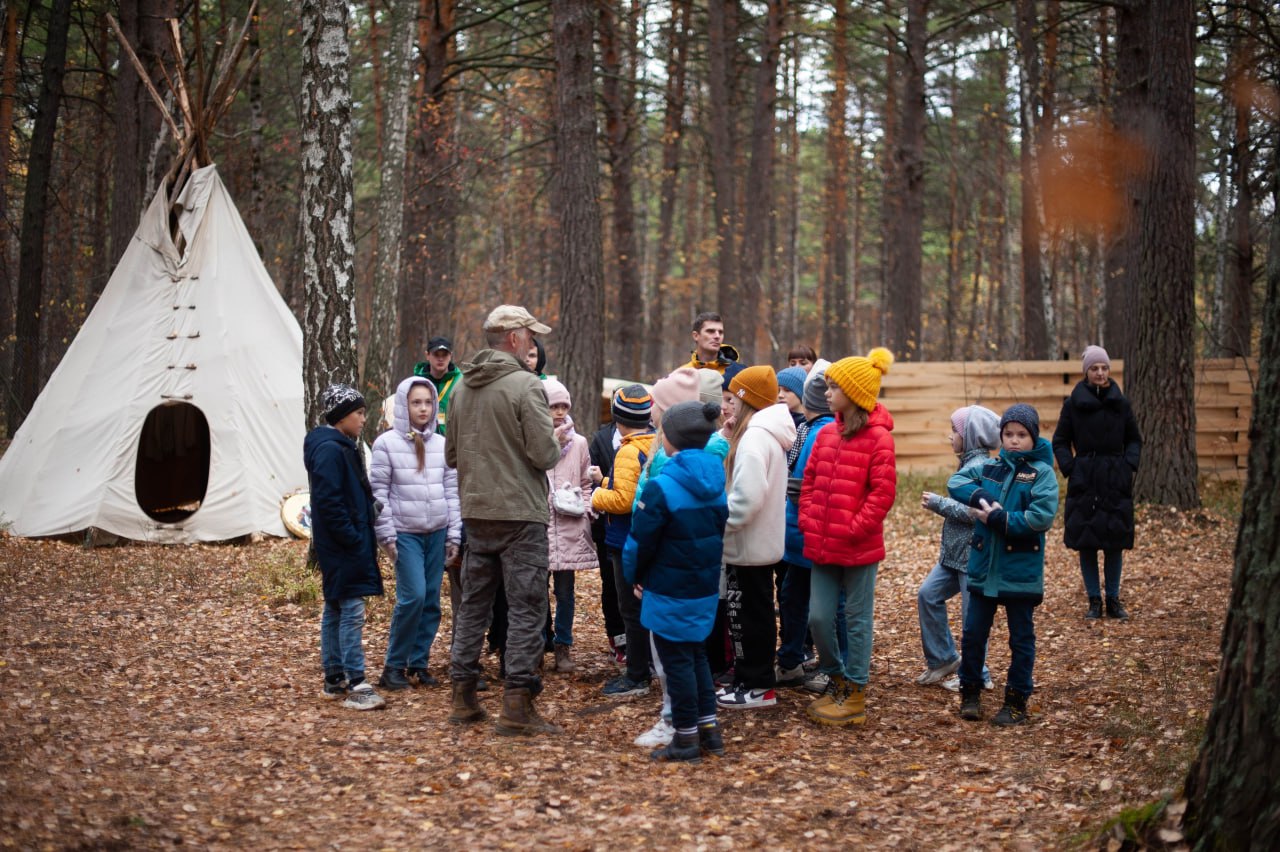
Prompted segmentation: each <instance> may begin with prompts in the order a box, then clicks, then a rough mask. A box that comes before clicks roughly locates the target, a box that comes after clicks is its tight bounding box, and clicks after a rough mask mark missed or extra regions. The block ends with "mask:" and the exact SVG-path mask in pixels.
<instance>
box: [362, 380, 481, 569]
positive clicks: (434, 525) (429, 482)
mask: <svg viewBox="0 0 1280 852" xmlns="http://www.w3.org/2000/svg"><path fill="white" fill-rule="evenodd" d="M415 385H420V386H422V387H425V388H426V389H427V390H428V391H429V392H430V393H431V415H430V416H429V417H428V418H427V425H426V426H425V427H424V428H423V429H418V430H415V429H413V427H411V426H410V425H409V391H410V390H412V389H413V387H414V386H415ZM437 405H438V403H437V400H436V389H435V386H434V385H433V384H432V383H431V381H430V380H429V379H426V378H423V377H421V376H410V377H409V378H407V379H405V380H404V381H402V382H401V383H400V386H399V387H398V388H396V401H395V408H394V411H395V428H393V429H390V430H388V431H386V432H383V433H382V434H381V435H379V436H378V439H377V440H376V441H374V442H373V463H372V464H371V465H370V468H369V483H370V484H371V485H372V486H373V497H374V499H375V500H377V501H378V502H379V503H381V504H382V507H383V508H382V513H381V514H379V515H378V520H377V522H376V524H375V525H374V530H375V532H376V533H377V536H378V541H380V542H383V543H385V542H389V541H394V540H395V537H396V534H397V533H430V532H435V531H436V530H440V529H444V528H446V527H448V530H449V532H448V533H447V534H446V540H447V541H450V542H452V543H454V544H456V543H458V542H459V541H461V540H462V512H461V509H460V508H459V505H458V473H457V471H455V470H454V469H453V468H451V467H449V466H448V465H447V464H445V457H444V447H445V438H444V436H443V435H439V434H437V433H436V413H437V412H436V407H437ZM415 431H416V432H417V433H418V435H420V436H421V438H422V441H423V444H424V445H425V447H426V453H425V457H426V463H425V464H424V465H423V466H422V470H421V471H419V470H418V455H417V452H416V451H415V450H414V440H413V433H414V432H415Z"/></svg>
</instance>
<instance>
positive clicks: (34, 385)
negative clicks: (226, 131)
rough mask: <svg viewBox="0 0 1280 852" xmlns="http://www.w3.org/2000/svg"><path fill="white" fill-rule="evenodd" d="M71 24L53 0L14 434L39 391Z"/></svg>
mask: <svg viewBox="0 0 1280 852" xmlns="http://www.w3.org/2000/svg"><path fill="white" fill-rule="evenodd" d="M70 27H71V0H54V2H53V4H52V5H51V6H50V8H49V18H48V25H47V27H46V29H45V44H44V60H43V62H41V64H40V100H39V102H38V105H37V107H36V120H35V126H34V127H33V128H32V130H31V154H30V156H29V157H28V158H27V186H26V192H25V194H24V195H23V199H22V233H21V235H20V236H19V238H18V251H19V257H18V298H17V309H16V311H15V317H14V331H15V336H16V340H15V346H14V351H13V387H14V393H15V396H16V398H15V399H14V400H13V404H12V405H9V406H7V408H8V421H9V423H8V425H9V434H10V435H12V434H14V433H15V432H17V431H18V427H19V426H20V425H22V421H23V420H24V419H25V418H26V416H27V412H29V411H30V410H31V406H32V405H34V404H35V401H36V397H37V396H39V395H40V377H41V369H40V355H41V349H40V345H41V344H40V313H41V302H42V301H43V293H44V252H45V244H44V233H45V221H46V216H47V215H48V201H49V181H50V178H51V172H52V169H53V136H54V131H55V130H56V129H57V126H58V109H59V107H60V105H61V103H62V80H63V77H64V76H66V71H67V67H66V66H67V31H68V30H69V29H70ZM6 144H7V143H6Z"/></svg>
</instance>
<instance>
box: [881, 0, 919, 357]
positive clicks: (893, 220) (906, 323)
mask: <svg viewBox="0 0 1280 852" xmlns="http://www.w3.org/2000/svg"><path fill="white" fill-rule="evenodd" d="M928 13H929V0H907V31H906V40H905V42H904V44H903V47H904V49H905V56H904V57H902V59H903V60H904V61H903V63H902V71H901V74H902V96H901V99H900V100H899V102H898V105H899V112H898V120H897V127H896V128H895V132H894V136H893V148H892V152H891V154H890V157H891V161H890V164H889V168H890V172H889V180H888V181H886V185H885V190H886V192H888V193H890V194H891V195H892V196H893V198H894V204H893V205H892V206H886V207H885V215H886V217H887V220H886V222H885V228H884V231H885V247H884V250H885V291H886V292H885V296H886V302H885V312H886V314H887V317H886V319H887V323H886V329H885V332H886V336H887V340H886V343H887V344H888V345H889V348H891V349H892V350H893V351H894V354H895V355H897V356H898V357H899V358H901V359H903V360H915V359H917V358H919V357H920V354H921V353H920V344H921V339H920V337H921V329H922V323H921V305H922V300H923V292H924V285H923V281H922V280H921V274H922V273H921V263H922V253H923V250H924V249H923V242H922V240H923V235H924V131H925V100H924V78H925V71H926V70H927V69H926V68H925V56H926V50H927V46H928V38H929V33H928V26H927V18H928Z"/></svg>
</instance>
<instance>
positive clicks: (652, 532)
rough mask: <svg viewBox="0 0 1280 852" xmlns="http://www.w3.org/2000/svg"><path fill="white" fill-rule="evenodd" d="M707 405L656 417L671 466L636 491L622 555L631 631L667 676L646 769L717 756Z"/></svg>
mask: <svg viewBox="0 0 1280 852" xmlns="http://www.w3.org/2000/svg"><path fill="white" fill-rule="evenodd" d="M719 416H720V408H719V406H717V405H715V404H714V403H701V402H681V403H678V404H676V405H673V406H672V407H671V408H670V409H668V411H667V413H666V414H665V416H664V417H663V418H662V433H661V434H662V444H663V449H665V450H666V452H667V455H668V456H669V457H670V459H669V460H668V461H667V463H666V465H664V466H663V468H662V471H661V472H660V473H659V474H658V475H657V476H656V477H654V478H653V479H651V480H649V482H648V483H647V484H646V485H645V487H644V491H642V492H641V493H640V500H639V502H638V503H637V504H636V511H635V514H634V515H633V516H632V518H631V531H630V533H629V535H628V537H627V543H626V545H625V547H624V548H623V552H622V573H623V577H624V579H625V581H626V582H627V584H628V585H631V586H634V589H635V593H636V595H637V596H638V597H640V601H641V603H640V622H641V624H643V625H644V627H645V628H647V629H648V630H649V631H650V633H651V635H652V636H653V644H654V646H655V647H656V648H657V651H658V657H659V659H661V660H662V665H663V667H664V668H665V669H666V672H667V690H668V692H669V693H670V695H671V722H672V725H673V726H674V727H675V729H676V735H675V737H674V738H673V739H672V740H671V744H670V745H668V746H666V747H665V748H660V749H658V750H656V751H654V752H653V755H652V756H653V758H654V760H681V761H690V762H693V763H697V762H699V761H701V759H702V752H703V751H704V750H705V751H707V752H709V753H711V754H714V755H717V756H720V755H723V754H724V738H723V737H722V736H721V734H720V727H719V725H718V724H717V722H716V695H715V685H714V684H713V682H712V680H711V666H710V665H709V663H708V662H707V654H706V646H705V644H704V643H705V642H706V639H707V636H709V635H710V633H711V628H712V626H713V625H714V624H715V618H716V603H717V601H718V600H719V590H720V560H721V557H722V553H723V548H724V525H725V522H726V521H727V520H728V517H729V510H728V506H727V505H726V503H725V495H724V482H725V480H724V466H723V464H722V462H721V461H720V459H719V457H717V456H715V455H712V454H711V453H708V452H707V451H706V450H705V449H703V448H704V447H705V446H706V444H707V440H708V439H709V438H710V437H711V433H712V432H713V431H714V430H715V426H716V419H717V418H718V417H719Z"/></svg>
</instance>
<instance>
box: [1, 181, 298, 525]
mask: <svg viewBox="0 0 1280 852" xmlns="http://www.w3.org/2000/svg"><path fill="white" fill-rule="evenodd" d="M171 212H172V214H173V215H174V216H175V217H176V221H175V225H176V228H175V230H174V231H171V230H170V214H171ZM171 234H172V236H171ZM175 240H176V241H177V242H176V244H175ZM302 393H303V387H302V331H301V329H300V328H299V327H298V323H297V321H296V320H295V319H294V317H293V315H292V314H291V313H290V312H289V309H288V307H287V306H286V305H285V303H284V301H283V300H282V299H281V298H280V295H279V293H278V292H277V291H276V288H275V285H274V284H273V283H272V281H271V278H270V277H269V276H268V274H267V271H266V269H265V268H264V267H263V265H262V261H261V260H260V259H259V257H258V253H257V250H256V249H255V248H254V245H253V242H252V240H251V239H250V238H249V233H248V231H247V230H246V229H245V226H244V223H243V222H242V221H241V219H240V215H239V213H237V212H236V208H235V205H234V204H233V203H232V201H231V197H230V195H229V194H228V193H227V190H226V187H225V186H223V184H222V180H221V178H219V176H218V173H217V170H216V168H215V167H214V166H206V167H204V168H202V169H197V170H195V171H193V172H192V173H191V174H190V177H189V178H188V179H187V181H186V184H185V186H184V187H183V189H182V192H181V195H180V196H179V197H178V199H177V202H176V203H175V204H174V205H173V207H172V208H170V205H169V203H168V199H167V198H166V193H165V187H164V186H163V185H162V186H161V188H160V190H159V192H157V193H156V196H155V199H154V200H153V201H152V202H151V206H150V207H149V208H148V209H147V211H146V213H145V215H144V216H143V218H142V224H141V225H140V226H139V227H138V230H137V232H136V233H135V234H134V238H133V240H132V241H131V242H130V244H129V247H128V248H127V249H126V250H125V253H124V256H123V257H122V258H121V260H120V264H119V266H117V267H116V270H115V272H114V273H112V275H111V280H110V281H109V282H108V284H107V286H106V289H105V290H104V291H103V293H102V297H101V298H100V299H99V300H98V303H97V305H95V306H94V309H93V311H92V312H91V313H90V314H89V317H88V318H87V319H86V320H85V323H84V326H83V327H82V328H81V329H80V332H79V334H77V335H76V338H75V340H74V341H73V342H72V344H71V347H70V348H69V349H68V350H67V353H66V355H65V356H64V357H63V359H62V363H61V364H60V365H59V366H58V369H57V370H56V371H55V372H54V374H53V376H52V377H51V378H50V379H49V383H48V385H46V386H45V388H44V390H43V391H42V392H41V394H40V397H39V399H37V400H36V404H35V406H34V407H33V408H32V410H31V413H30V414H29V415H28V416H27V419H26V421H25V422H24V423H23V424H22V427H21V428H20V429H19V430H18V433H17V435H15V436H14V439H13V443H12V444H11V445H10V446H9V449H8V451H7V452H5V454H4V457H3V458H0V526H6V525H7V526H8V528H9V530H10V531H11V532H12V533H15V534H17V535H22V536H43V535H58V534H63V533H69V532H76V531H79V530H84V529H87V528H90V527H94V528H97V529H102V530H106V531H108V532H111V533H115V534H116V535H119V536H123V537H125V538H129V539H135V540H141V541H154V542H167V543H173V542H192V541H218V540H224V539H229V538H234V537H237V536H241V535H245V534H248V533H253V532H259V531H261V532H266V533H270V534H274V535H281V536H283V535H286V531H285V528H284V525H283V523H282V522H281V520H280V501H281V498H282V497H283V496H284V495H285V494H287V493H289V492H291V491H294V490H297V489H303V488H305V487H306V485H307V478H306V472H305V470H304V469H303V465H302V439H303V435H304V431H305V427H304V416H303V404H302Z"/></svg>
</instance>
